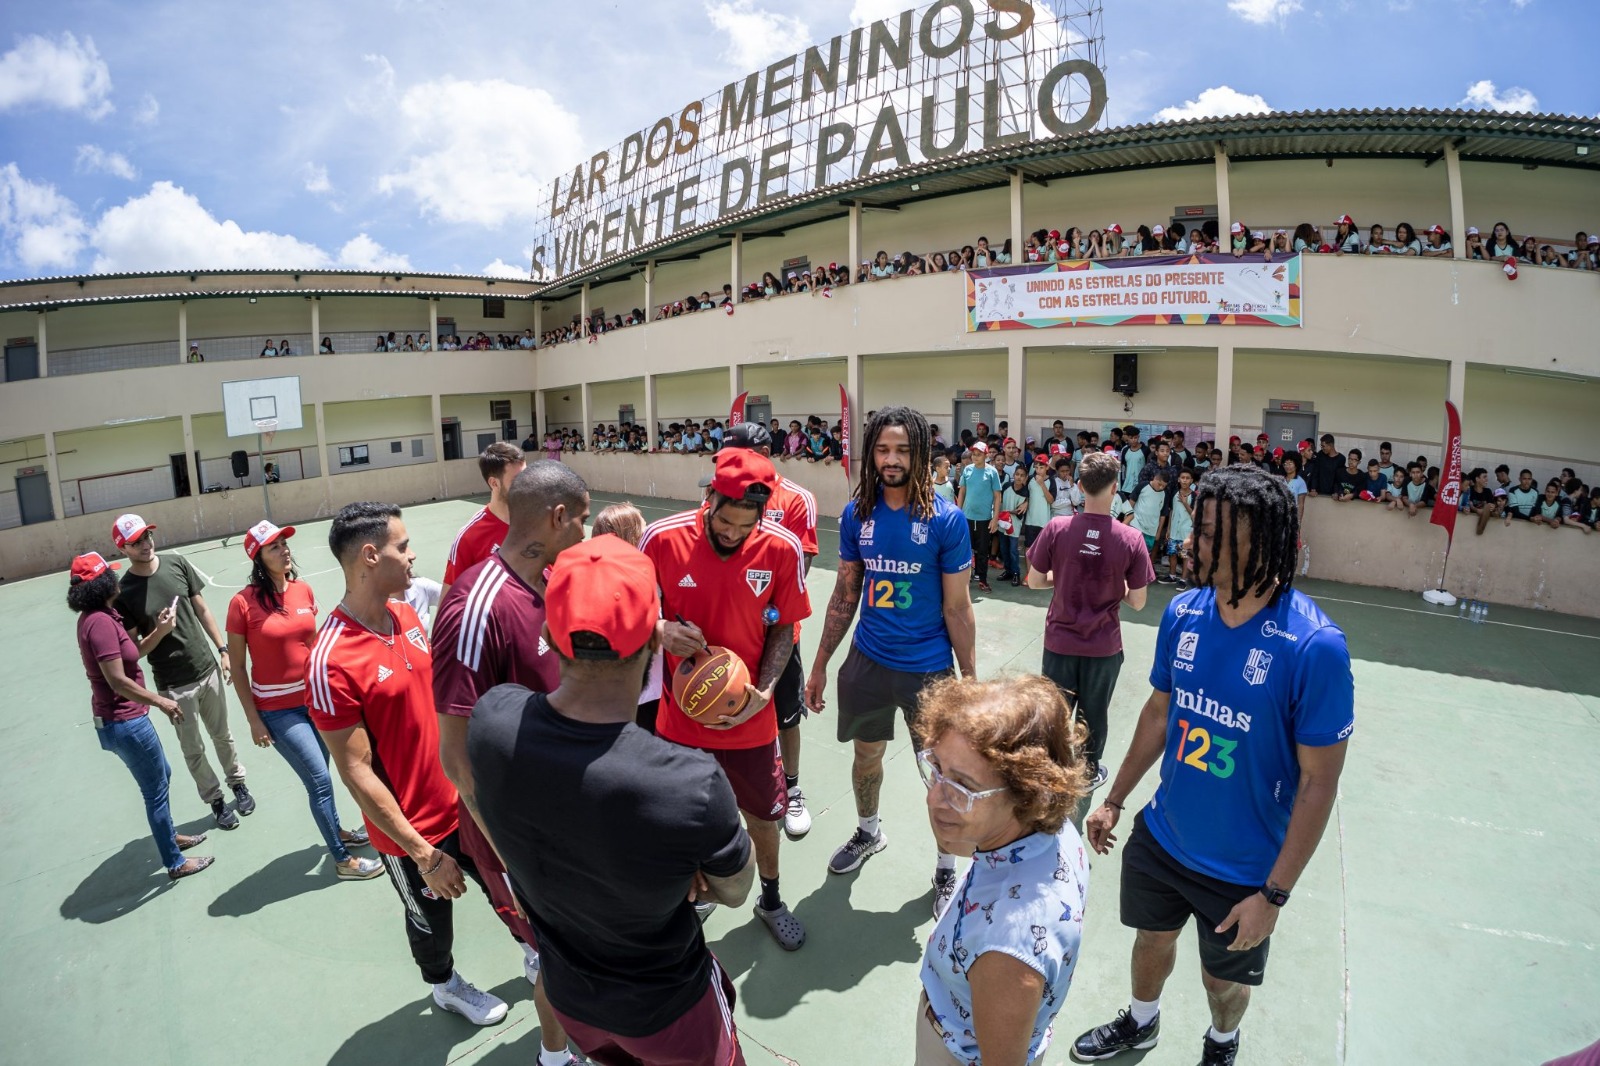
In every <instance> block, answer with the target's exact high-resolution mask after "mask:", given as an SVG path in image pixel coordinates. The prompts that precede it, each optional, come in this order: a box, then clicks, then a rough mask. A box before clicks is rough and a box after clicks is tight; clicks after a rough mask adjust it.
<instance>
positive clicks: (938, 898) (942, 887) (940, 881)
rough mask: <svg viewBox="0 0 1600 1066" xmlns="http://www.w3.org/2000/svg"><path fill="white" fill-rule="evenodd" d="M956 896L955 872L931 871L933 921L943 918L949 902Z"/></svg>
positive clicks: (939, 869)
mask: <svg viewBox="0 0 1600 1066" xmlns="http://www.w3.org/2000/svg"><path fill="white" fill-rule="evenodd" d="M955 894H956V872H955V871H954V870H946V869H943V868H942V867H941V868H936V869H935V870H934V871H933V919H934V921H938V920H939V919H940V918H943V917H944V912H945V911H946V910H947V909H948V908H949V906H950V901H951V900H952V899H954V898H955Z"/></svg>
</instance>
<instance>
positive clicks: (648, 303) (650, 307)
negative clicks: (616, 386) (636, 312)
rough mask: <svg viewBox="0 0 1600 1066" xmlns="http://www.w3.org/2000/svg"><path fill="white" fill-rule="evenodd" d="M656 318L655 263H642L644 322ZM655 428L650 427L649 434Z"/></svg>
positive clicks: (650, 260) (649, 261)
mask: <svg viewBox="0 0 1600 1066" xmlns="http://www.w3.org/2000/svg"><path fill="white" fill-rule="evenodd" d="M655 317H656V261H655V260H654V259H646V260H645V261H644V320H645V321H646V322H652V321H654V320H655ZM654 431H655V427H653V426H652V427H651V432H654Z"/></svg>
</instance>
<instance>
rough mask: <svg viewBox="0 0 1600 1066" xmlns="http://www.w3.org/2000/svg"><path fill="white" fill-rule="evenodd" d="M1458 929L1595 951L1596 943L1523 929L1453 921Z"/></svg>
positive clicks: (1559, 946)
mask: <svg viewBox="0 0 1600 1066" xmlns="http://www.w3.org/2000/svg"><path fill="white" fill-rule="evenodd" d="M1451 924H1453V925H1454V926H1455V927H1456V928H1457V929H1465V930H1467V932H1469V933H1488V934H1490V935H1491V936H1504V937H1510V938H1511V939H1513V940H1529V941H1532V942H1533V943H1535V944H1553V945H1555V946H1556V947H1558V948H1582V949H1583V950H1585V951H1595V950H1600V949H1597V948H1596V946H1595V945H1594V944H1587V943H1584V942H1583V941H1582V940H1562V939H1561V938H1560V937H1558V936H1545V935H1544V934H1543V933H1530V932H1527V931H1526V930H1523V929H1490V928H1488V927H1487V926H1482V925H1473V924H1472V923H1471V922H1453V923H1451Z"/></svg>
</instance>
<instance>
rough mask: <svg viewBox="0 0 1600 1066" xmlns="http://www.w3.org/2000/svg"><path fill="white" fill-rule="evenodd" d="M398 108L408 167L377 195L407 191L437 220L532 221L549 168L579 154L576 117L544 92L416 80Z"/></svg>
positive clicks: (385, 178) (383, 178) (384, 180)
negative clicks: (417, 81)
mask: <svg viewBox="0 0 1600 1066" xmlns="http://www.w3.org/2000/svg"><path fill="white" fill-rule="evenodd" d="M385 65H387V64H385ZM395 110H396V112H397V115H398V129H397V130H396V131H395V141H396V143H395V144H394V146H393V147H394V156H395V158H397V159H403V160H406V164H405V166H404V168H403V169H400V170H397V171H392V172H390V173H387V174H383V175H380V176H379V178H378V190H379V191H380V192H385V193H395V192H403V193H409V194H410V195H412V196H414V197H416V200H417V203H418V205H419V206H420V207H421V209H422V213H423V214H424V215H426V216H429V217H431V218H434V219H437V220H438V221H441V222H463V223H472V224H474V225H479V226H488V227H493V226H500V225H503V224H505V223H507V222H511V221H516V222H526V221H530V220H532V219H533V218H535V217H536V216H537V215H538V214H539V213H540V211H539V204H538V199H539V188H540V186H541V185H543V184H544V183H545V182H546V181H548V180H549V179H550V178H551V177H552V176H553V169H552V168H555V167H563V166H568V165H570V164H571V163H572V162H573V161H575V160H578V159H581V158H583V156H584V141H583V137H582V136H581V134H580V133H579V130H578V117H577V116H576V115H574V114H573V113H572V112H570V111H568V110H567V109H566V108H564V107H562V106H561V105H560V104H559V103H557V102H556V100H555V98H554V97H552V96H551V95H550V94H549V93H547V92H545V91H544V90H543V89H533V88H529V87H528V86H526V85H513V84H512V83H510V82H507V81H502V80H500V79H498V78H494V79H489V80H487V81H460V80H458V79H456V78H452V77H444V78H441V79H439V80H437V81H428V82H419V83H417V84H414V85H412V86H411V87H410V88H408V89H406V91H405V93H404V94H403V95H402V96H401V97H400V100H399V103H398V105H397V107H396V109H395Z"/></svg>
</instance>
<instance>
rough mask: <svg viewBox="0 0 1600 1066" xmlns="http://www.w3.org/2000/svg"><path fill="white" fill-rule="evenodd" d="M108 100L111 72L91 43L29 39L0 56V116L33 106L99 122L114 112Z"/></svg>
mask: <svg viewBox="0 0 1600 1066" xmlns="http://www.w3.org/2000/svg"><path fill="white" fill-rule="evenodd" d="M110 94H111V69H110V68H109V67H107V66H106V62H105V60H103V59H101V58H100V53H99V52H98V51H96V50H95V47H94V41H93V39H91V38H89V37H85V38H84V39H83V40H82V41H81V42H80V41H79V40H78V38H76V37H74V36H73V35H72V34H70V33H63V34H62V35H61V38H60V40H57V41H52V40H49V39H48V38H45V37H41V36H39V35H38V34H29V35H28V36H26V37H23V38H20V39H19V40H18V41H17V46H16V47H15V48H13V49H12V50H11V51H9V52H7V53H6V54H5V55H3V56H0V111H8V110H10V109H12V108H15V107H26V106H30V105H34V106H43V107H58V108H61V109H62V110H65V111H81V112H83V113H84V114H85V115H87V116H89V117H90V118H102V117H104V116H105V115H108V114H110V113H111V111H112V106H111V101H110V100H109V99H107V97H109V96H110Z"/></svg>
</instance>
